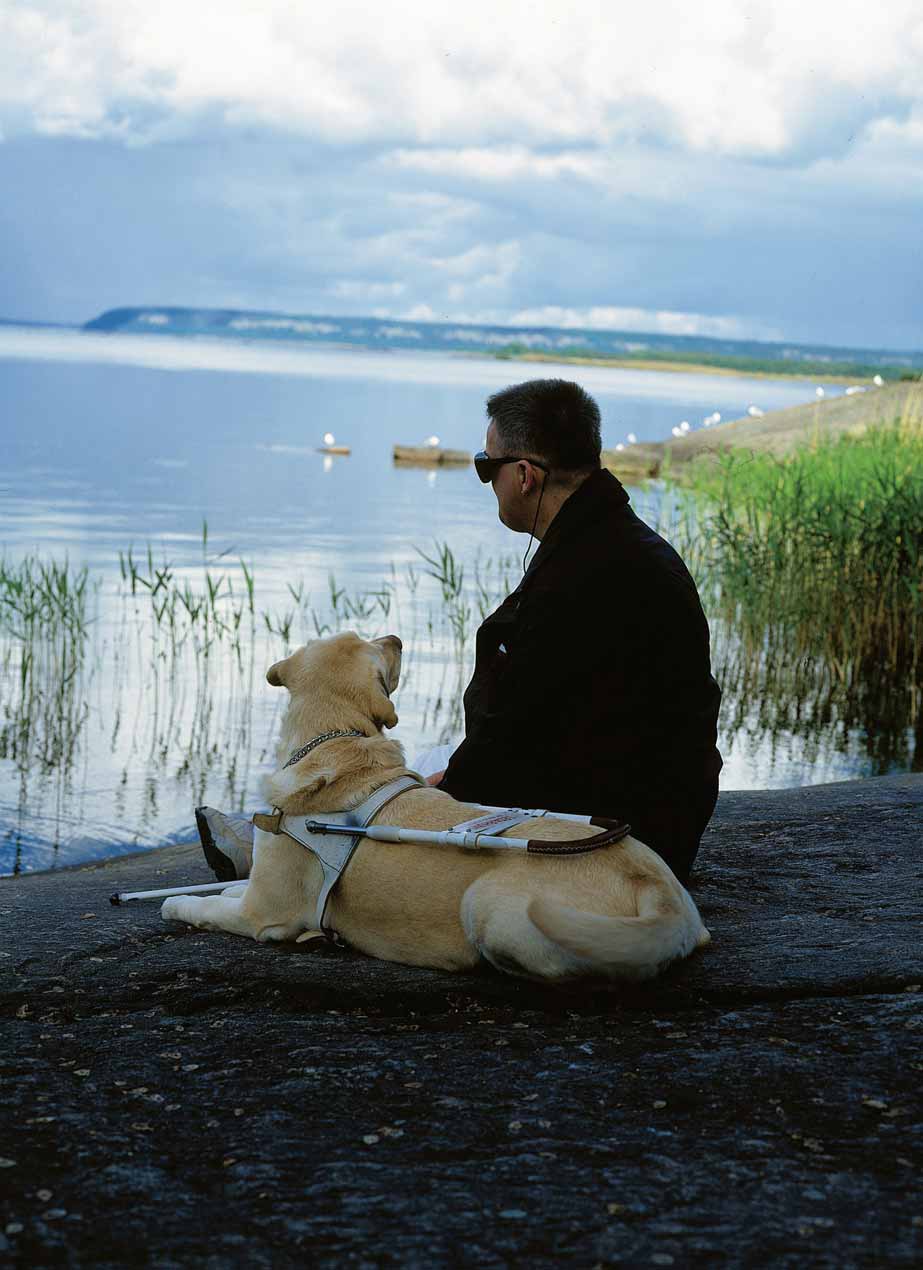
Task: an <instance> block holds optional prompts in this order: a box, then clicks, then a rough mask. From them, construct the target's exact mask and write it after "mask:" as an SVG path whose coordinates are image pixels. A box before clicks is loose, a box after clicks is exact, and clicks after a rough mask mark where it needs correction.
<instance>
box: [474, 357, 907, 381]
mask: <svg viewBox="0 0 923 1270" xmlns="http://www.w3.org/2000/svg"><path fill="white" fill-rule="evenodd" d="M472 356H477V357H483V356H484V354H483V353H482V352H478V353H476V354H475V353H472ZM493 357H494V358H495V359H496V360H497V361H501V362H539V363H540V362H552V363H557V364H558V365H566V366H598V367H612V369H613V370H663V371H670V372H674V373H676V372H686V373H688V374H690V375H731V376H736V377H737V378H739V379H791V380H805V381H807V382H809V383H817V382H818V381H821V380H822V381H823V382H824V383H825V384H871V383H872V382H873V376H872V375H843V374H829V373H826V372H824V371H803V370H782V369H779V370H774V369H771V370H746V369H742V368H741V367H738V366H733V365H728V366H726V365H711V364H708V363H705V362H673V361H660V360H658V359H657V358H647V357H577V356H571V355H568V354H560V355H555V354H553V353H494V354H493ZM891 382H894V381H893V380H891Z"/></svg>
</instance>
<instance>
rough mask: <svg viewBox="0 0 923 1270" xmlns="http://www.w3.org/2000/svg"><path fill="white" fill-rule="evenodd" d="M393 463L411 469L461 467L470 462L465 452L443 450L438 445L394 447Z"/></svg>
mask: <svg viewBox="0 0 923 1270" xmlns="http://www.w3.org/2000/svg"><path fill="white" fill-rule="evenodd" d="M394 462H395V463H406V464H407V465H408V466H413V467H445V466H448V465H456V466H459V467H463V466H466V465H467V464H468V463H470V462H471V455H470V454H469V453H468V452H467V450H443V449H442V448H441V446H438V445H396V446H395V447H394Z"/></svg>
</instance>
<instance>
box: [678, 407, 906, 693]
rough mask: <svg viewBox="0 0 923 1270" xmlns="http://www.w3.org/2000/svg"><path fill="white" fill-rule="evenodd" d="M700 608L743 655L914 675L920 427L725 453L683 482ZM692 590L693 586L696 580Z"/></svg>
mask: <svg viewBox="0 0 923 1270" xmlns="http://www.w3.org/2000/svg"><path fill="white" fill-rule="evenodd" d="M684 484H688V485H691V488H692V490H693V496H694V498H695V500H696V511H695V515H696V516H697V519H698V525H699V534H700V536H701V537H703V538H704V541H703V542H702V543H701V545H700V551H702V552H703V553H704V554H703V563H704V573H705V579H704V589H705V592H706V596H705V599H706V607H708V608H709V609H710V611H711V612H713V613H715V614H717V615H720V616H722V617H724V618H725V619H728V620H730V621H732V622H733V623H734V625H735V627H736V629H737V631H738V633H739V634H740V636H741V637H742V638H744V639H746V640H749V641H750V643H751V644H752V645H753V646H754V647H760V648H765V645H766V640H767V633H769V634H768V638H770V639H771V640H773V639H774V640H776V641H777V642H778V643H779V644H780V646H782V645H784V647H785V649H786V650H787V652H788V654H789V655H792V654H796V653H799V652H811V653H815V654H816V653H823V654H824V655H825V656H826V657H827V658H828V660H829V662H830V664H831V666H832V667H833V668H834V671H835V672H836V673H837V674H838V675H839V676H840V677H841V678H845V677H846V676H847V675H849V674H854V673H856V672H857V671H858V672H860V673H861V674H863V675H866V676H867V675H869V674H870V673H871V674H876V673H880V672H882V671H883V672H886V673H887V674H889V675H891V676H894V675H897V674H901V675H905V676H907V675H909V676H910V678H911V679H912V680H913V681H914V682H918V681H919V679H920V678H921V672H923V428H921V427H920V426H919V425H917V424H913V423H909V422H905V423H895V424H894V425H893V426H892V427H889V428H882V429H877V430H873V431H870V432H868V433H866V434H865V435H862V436H857V437H843V438H840V439H839V440H836V441H826V442H825V441H820V440H818V441H815V443H813V444H811V445H809V446H807V447H805V448H803V449H801V450H798V451H796V452H795V453H793V454H792V455H790V456H788V457H786V458H784V459H779V458H774V457H772V456H769V455H750V454H747V455H743V454H739V453H733V452H732V453H730V454H726V455H721V456H717V457H710V458H709V459H708V460H706V461H702V462H699V463H697V464H696V465H695V466H694V467H693V469H692V471H691V474H690V477H689V481H688V482H686V481H685V480H684ZM700 580H701V579H700Z"/></svg>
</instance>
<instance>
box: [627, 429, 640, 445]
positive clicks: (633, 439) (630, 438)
mask: <svg viewBox="0 0 923 1270" xmlns="http://www.w3.org/2000/svg"><path fill="white" fill-rule="evenodd" d="M637 440H638V438H637V437H636V436H635V434H634V433H633V432H629V434H628V444H629V445H634V444H635V443H636V441H637Z"/></svg>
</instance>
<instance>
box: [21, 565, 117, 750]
mask: <svg viewBox="0 0 923 1270" xmlns="http://www.w3.org/2000/svg"><path fill="white" fill-rule="evenodd" d="M93 590H94V588H93V587H92V586H91V584H90V580H89V573H88V571H87V569H86V568H81V569H77V568H75V567H74V566H72V565H71V564H70V563H69V561H68V560H67V559H65V560H64V561H63V562H61V561H55V560H42V559H41V558H40V557H38V556H35V555H30V556H26V557H25V558H24V559H22V560H19V561H16V562H10V561H7V560H5V559H0V686H2V689H3V691H2V699H0V758H2V759H8V760H11V761H12V762H13V763H14V764H15V765H16V767H17V769H18V770H19V771H20V772H25V771H26V770H28V769H30V768H37V769H38V770H42V771H51V770H54V769H56V768H62V769H65V770H66V769H68V768H69V767H70V765H71V763H72V761H73V757H74V753H75V748H76V743H77V738H78V736H79V733H80V731H81V729H82V727H83V724H84V722H85V720H86V717H87V711H88V707H87V704H86V701H85V699H84V696H83V693H82V691H81V687H80V680H81V673H82V670H83V665H84V660H85V652H86V643H87V634H88V631H89V627H90V616H89V604H90V598H91V593H92V591H93Z"/></svg>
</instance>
